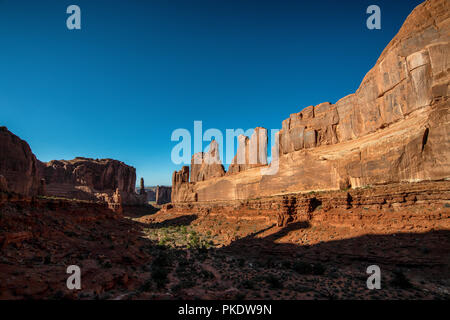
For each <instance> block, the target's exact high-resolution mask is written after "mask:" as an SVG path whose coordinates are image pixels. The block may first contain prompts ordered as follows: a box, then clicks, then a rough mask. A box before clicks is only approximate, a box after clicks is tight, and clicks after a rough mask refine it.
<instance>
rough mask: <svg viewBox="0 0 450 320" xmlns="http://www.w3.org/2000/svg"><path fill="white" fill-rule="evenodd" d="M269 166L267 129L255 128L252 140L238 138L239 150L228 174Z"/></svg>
mask: <svg viewBox="0 0 450 320" xmlns="http://www.w3.org/2000/svg"><path fill="white" fill-rule="evenodd" d="M263 165H267V129H265V128H255V130H254V132H253V134H252V136H251V138H250V139H249V138H248V137H246V136H244V135H240V136H239V137H238V149H237V153H236V156H235V157H234V159H233V161H232V163H231V164H230V167H229V168H228V172H227V174H233V173H237V172H242V171H245V170H247V169H251V168H255V167H259V166H263Z"/></svg>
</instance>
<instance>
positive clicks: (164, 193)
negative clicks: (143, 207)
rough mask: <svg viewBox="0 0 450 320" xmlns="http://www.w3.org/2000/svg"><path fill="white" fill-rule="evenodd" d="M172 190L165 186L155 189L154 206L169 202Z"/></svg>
mask: <svg viewBox="0 0 450 320" xmlns="http://www.w3.org/2000/svg"><path fill="white" fill-rule="evenodd" d="M171 197H172V188H171V187H165V186H157V187H156V204H166V203H169V202H170V201H171Z"/></svg>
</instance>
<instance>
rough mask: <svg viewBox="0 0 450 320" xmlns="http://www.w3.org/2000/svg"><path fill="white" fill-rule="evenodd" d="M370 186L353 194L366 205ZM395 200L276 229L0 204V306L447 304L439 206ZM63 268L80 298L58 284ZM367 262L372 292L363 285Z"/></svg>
mask: <svg viewBox="0 0 450 320" xmlns="http://www.w3.org/2000/svg"><path fill="white" fill-rule="evenodd" d="M418 185H421V184H418ZM432 185H433V186H434V190H435V191H436V192H434V193H433V191H428V192H427V193H428V196H427V197H428V198H430V197H431V198H432V197H436V196H437V195H438V197H440V198H442V194H444V195H446V196H448V192H442V190H443V189H448V185H449V182H441V183H433V184H432ZM430 186H431V184H423V188H426V189H430ZM406 187H407V188H408V189H411V186H406ZM379 189H380V188H379V187H378V188H366V189H362V190H359V191H357V192H359V193H360V195H359V196H360V197H366V198H374V197H375V198H376V197H377V194H385V193H386V192H383V191H382V190H379ZM401 189H402V186H400V187H399V189H397V190H401ZM419 189H421V188H419ZM390 192H392V191H390ZM341 193H344V192H341ZM418 194H419V193H418ZM398 195H399V196H400V198H402V197H403V198H402V200H401V201H400V205H395V204H394V205H392V204H391V205H390V204H389V201H388V204H387V205H381V206H380V205H367V206H365V205H362V206H360V205H355V206H353V207H352V206H349V207H348V208H347V209H343V208H330V207H329V206H326V207H323V206H317V207H316V208H313V210H312V211H311V212H310V213H309V214H307V215H305V216H304V217H298V218H297V219H296V220H297V221H293V222H291V223H289V224H288V225H287V226H286V227H277V226H276V223H274V222H273V221H275V220H271V219H268V218H267V216H266V215H260V214H259V210H252V209H247V210H244V211H241V212H239V211H237V212H239V213H238V214H234V215H224V214H220V212H219V211H220V209H217V210H218V211H217V212H215V211H214V210H207V211H204V210H198V213H194V212H196V210H192V209H191V210H190V212H189V213H185V212H181V211H180V210H173V209H170V206H169V209H167V206H166V208H163V210H160V211H157V210H158V209H156V208H154V207H151V206H148V207H145V208H142V207H134V208H133V207H130V208H127V209H126V210H125V212H124V214H123V215H120V214H116V213H113V212H112V211H110V210H109V209H107V208H106V207H104V206H102V205H100V204H97V205H93V204H90V203H87V202H83V201H68V200H64V199H57V198H40V199H36V200H34V202H33V203H31V202H30V201H28V200H20V199H17V200H16V201H8V202H7V203H4V204H3V206H2V213H1V215H0V222H1V224H0V225H1V234H2V235H4V236H3V238H2V239H0V240H1V242H2V243H3V246H2V248H1V253H2V254H1V257H0V269H1V270H2V272H1V274H0V293H1V295H0V299H23V298H44V299H60V298H66V299H387V298H389V299H449V298H450V294H449V290H450V282H449V279H450V268H449V266H450V261H449V260H450V257H449V255H448V252H450V231H449V229H450V223H449V221H450V219H449V217H450V208H449V207H450V206H449V205H448V201H443V202H441V203H439V202H440V201H439V200H438V201H434V204H431V205H430V204H429V203H428V204H427V203H426V201H421V200H420V196H419V200H418V197H417V196H415V199H413V201H414V206H410V204H411V202H410V201H409V200H411V197H409V200H408V197H404V196H403V195H402V194H401V193H398ZM311 196H312V195H311ZM314 196H315V198H317V196H320V195H317V194H316V195H314ZM427 197H425V198H427ZM394 198H395V196H394ZM435 200H436V199H435ZM396 201H397V200H396ZM421 202H422V204H421ZM401 203H403V204H401ZM323 222H326V223H323ZM71 264H75V265H79V266H80V268H81V270H82V290H75V291H70V290H68V289H67V287H66V279H67V274H66V267H67V266H68V265H71ZM373 264H375V265H378V266H380V268H381V271H382V280H381V283H382V287H381V289H380V290H368V289H367V286H366V280H367V277H368V274H366V268H367V267H368V266H369V265H373Z"/></svg>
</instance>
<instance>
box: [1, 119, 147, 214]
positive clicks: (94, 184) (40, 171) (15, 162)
mask: <svg viewBox="0 0 450 320" xmlns="http://www.w3.org/2000/svg"><path fill="white" fill-rule="evenodd" d="M135 183H136V169H135V168H133V167H130V166H128V165H126V164H125V163H123V162H120V161H117V160H112V159H100V160H99V159H88V158H81V157H79V158H75V159H73V160H53V161H50V162H48V163H44V162H41V161H39V160H37V159H36V157H35V155H34V154H33V153H32V152H31V148H30V146H29V145H28V144H27V143H26V142H25V141H23V140H21V139H20V138H19V137H17V136H16V135H14V134H13V133H11V132H10V131H9V130H8V129H7V128H6V127H0V188H1V191H2V192H11V193H16V194H20V195H24V196H29V197H31V196H36V195H46V196H57V197H65V198H70V199H81V200H93V201H102V202H107V203H111V204H112V207H115V208H119V207H120V206H121V205H136V204H142V203H145V202H146V201H145V199H143V197H141V196H139V195H138V194H136V192H135ZM144 197H145V196H144Z"/></svg>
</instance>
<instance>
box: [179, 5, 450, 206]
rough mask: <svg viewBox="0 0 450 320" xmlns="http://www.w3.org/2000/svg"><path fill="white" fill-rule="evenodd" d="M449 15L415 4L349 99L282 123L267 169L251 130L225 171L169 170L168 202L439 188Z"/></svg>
mask: <svg viewBox="0 0 450 320" xmlns="http://www.w3.org/2000/svg"><path fill="white" fill-rule="evenodd" d="M449 9H450V1H447V0H428V1H426V2H424V3H422V4H421V5H419V6H418V7H417V8H416V9H414V11H413V12H412V13H411V14H410V15H409V17H408V18H407V19H406V21H405V23H404V25H403V26H402V28H401V30H400V31H399V32H398V34H397V35H396V36H395V37H394V39H393V40H392V41H391V42H390V43H389V44H388V46H387V47H386V48H385V50H384V51H383V52H382V54H381V56H380V58H379V59H378V61H377V63H376V64H375V66H374V67H373V69H372V70H370V71H369V72H368V73H367V75H366V76H365V77H364V79H363V81H362V83H361V85H360V87H359V89H358V90H357V91H356V92H355V93H354V94H351V95H348V96H346V97H344V98H342V99H341V100H339V101H338V102H336V103H335V104H331V103H328V102H326V103H322V104H319V105H317V106H309V107H307V108H305V109H303V110H302V111H301V112H298V113H294V114H291V115H290V116H289V118H288V119H286V120H284V121H283V123H282V130H281V131H280V132H279V133H278V135H277V138H278V139H277V142H276V143H275V146H274V147H273V149H272V155H275V156H273V159H272V163H271V164H270V165H268V164H267V160H266V159H267V158H266V157H267V142H266V140H267V131H264V130H265V129H263V128H257V129H256V130H255V133H254V135H253V136H252V137H251V138H250V139H249V138H247V137H244V136H240V137H239V138H238V140H239V147H238V154H237V155H236V157H235V160H233V163H232V164H231V165H230V168H229V170H228V172H227V173H225V174H222V173H220V174H218V175H209V176H208V175H203V176H202V179H198V174H197V170H196V169H194V170H193V169H192V168H193V166H191V179H190V180H189V167H183V169H182V170H181V171H179V172H174V174H173V179H172V180H173V193H172V202H173V203H181V202H196V201H199V202H202V201H228V200H245V199H255V198H259V197H267V196H277V195H283V194H289V193H301V192H309V191H323V190H338V189H344V190H346V189H349V188H360V187H365V186H370V185H382V184H394V183H402V182H419V181H438V180H448V179H449V178H450V161H449V157H450V153H449V150H450V138H449V137H450V135H449V132H450V124H449V122H450V116H449V100H448V86H449V79H450V78H449V69H450V59H449V57H450V50H449V49H450V42H449V40H450V19H449V17H450V10H449ZM337 81H338V79H337ZM264 132H265V135H264ZM252 141H253V142H252ZM277 151H278V156H277ZM219 160H220V159H219ZM202 171H203V172H208V166H207V165H203V168H202ZM193 173H194V177H192V174H193Z"/></svg>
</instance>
